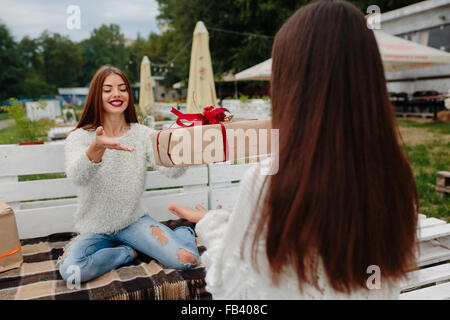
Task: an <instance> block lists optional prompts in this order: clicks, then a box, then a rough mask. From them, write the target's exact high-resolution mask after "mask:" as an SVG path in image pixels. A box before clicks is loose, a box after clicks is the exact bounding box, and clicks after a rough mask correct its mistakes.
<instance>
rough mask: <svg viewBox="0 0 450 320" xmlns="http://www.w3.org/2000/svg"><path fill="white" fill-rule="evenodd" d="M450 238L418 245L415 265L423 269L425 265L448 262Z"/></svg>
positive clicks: (449, 257) (449, 258)
mask: <svg viewBox="0 0 450 320" xmlns="http://www.w3.org/2000/svg"><path fill="white" fill-rule="evenodd" d="M449 247H450V237H446V238H443V239H441V241H440V242H437V241H425V242H421V243H420V251H419V253H420V255H419V257H418V259H417V265H418V266H419V267H423V266H426V265H430V264H434V263H438V262H442V261H446V260H450V250H449V249H448V248H449Z"/></svg>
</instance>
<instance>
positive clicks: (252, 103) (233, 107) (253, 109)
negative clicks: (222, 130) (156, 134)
mask: <svg viewBox="0 0 450 320" xmlns="http://www.w3.org/2000/svg"><path fill="white" fill-rule="evenodd" d="M172 107H174V108H177V107H179V110H180V111H181V112H183V113H187V111H186V104H185V103H182V104H179V105H177V104H176V103H172V104H171V103H156V104H155V109H154V113H159V114H161V115H162V116H163V117H169V118H171V119H173V120H175V119H176V118H177V117H176V116H175V115H174V114H173V113H171V112H170V110H172ZM222 107H224V108H227V109H228V110H229V111H230V113H231V114H233V115H234V118H235V119H237V120H246V119H269V118H270V117H271V116H272V111H271V110H272V109H271V104H270V101H268V100H262V99H253V100H249V101H248V102H245V103H244V102H242V101H241V100H236V99H235V100H222Z"/></svg>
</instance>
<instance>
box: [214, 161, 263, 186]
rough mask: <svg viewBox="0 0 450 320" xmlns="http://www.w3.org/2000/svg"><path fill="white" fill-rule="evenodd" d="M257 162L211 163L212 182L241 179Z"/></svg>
mask: <svg viewBox="0 0 450 320" xmlns="http://www.w3.org/2000/svg"><path fill="white" fill-rule="evenodd" d="M254 165H255V163H247V164H235V165H231V164H229V163H216V164H212V165H209V174H210V183H221V182H231V181H234V180H241V179H242V176H243V175H244V173H245V172H246V171H247V170H248V169H250V168H251V167H253V166H254Z"/></svg>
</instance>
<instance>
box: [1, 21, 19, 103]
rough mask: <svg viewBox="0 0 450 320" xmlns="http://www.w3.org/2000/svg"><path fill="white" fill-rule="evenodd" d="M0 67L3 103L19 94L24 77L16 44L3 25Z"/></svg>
mask: <svg viewBox="0 0 450 320" xmlns="http://www.w3.org/2000/svg"><path fill="white" fill-rule="evenodd" d="M0 66H1V68H2V69H1V72H0V101H3V100H5V99H8V98H10V97H13V96H18V95H19V94H20V92H21V84H22V83H23V79H24V76H25V63H24V61H23V60H22V57H21V56H20V54H19V49H18V46H17V43H16V42H15V41H14V39H13V37H12V36H11V35H10V33H9V30H8V28H7V27H6V26H5V25H3V24H1V25H0Z"/></svg>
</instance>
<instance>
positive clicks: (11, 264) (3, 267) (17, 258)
mask: <svg viewBox="0 0 450 320" xmlns="http://www.w3.org/2000/svg"><path fill="white" fill-rule="evenodd" d="M22 262H23V257H22V247H21V244H20V240H19V232H18V230H17V224H16V218H15V216H14V211H13V209H12V208H11V207H10V206H8V205H7V204H6V203H5V202H1V201H0V272H4V271H7V270H10V269H14V268H17V267H20V266H21V265H22Z"/></svg>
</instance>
